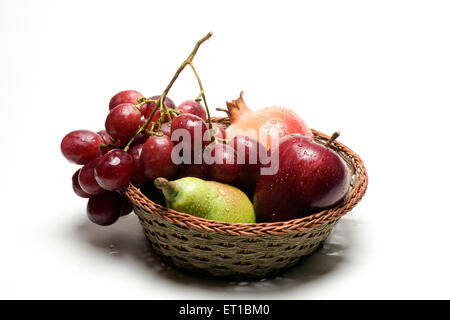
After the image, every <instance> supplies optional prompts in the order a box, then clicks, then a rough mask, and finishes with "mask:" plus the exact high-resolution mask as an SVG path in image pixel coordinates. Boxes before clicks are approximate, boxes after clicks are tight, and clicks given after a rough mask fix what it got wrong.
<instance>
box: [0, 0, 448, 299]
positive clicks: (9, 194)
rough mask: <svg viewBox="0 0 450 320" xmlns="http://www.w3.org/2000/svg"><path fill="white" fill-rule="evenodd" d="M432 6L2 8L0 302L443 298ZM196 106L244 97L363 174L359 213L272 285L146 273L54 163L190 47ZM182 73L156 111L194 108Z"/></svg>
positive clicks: (160, 85)
mask: <svg viewBox="0 0 450 320" xmlns="http://www.w3.org/2000/svg"><path fill="white" fill-rule="evenodd" d="M449 16H450V4H449V3H448V2H447V1H411V0H410V1H393V0H390V1H308V2H300V1H291V2H290V1H270V2H268V1H230V0H229V1H224V2H222V3H221V4H220V3H218V2H217V1H176V2H174V1H158V2H155V1H140V2H138V1H129V0H128V1H5V0H0V155H1V156H0V170H1V171H0V172H1V173H0V174H1V175H0V199H1V207H0V208H1V209H0V212H1V222H0V248H1V249H0V298H8V299H9V298H44V299H46V298H63V299H65V298H88V299H90V298H125V299H128V298H133V299H141V298H142V299H169V298H172V299H197V298H210V299H216V298H225V299H229V298H236V299H240V298H255V299H260V298H261V299H262V298H264V299H272V298H273V299H316V298H325V299H327V298H331V299H334V298H344V299H346V298H362V299H365V298H376V299H378V298H387V299H391V298H447V299H448V298H450V294H449V291H448V287H449V286H450V275H449V270H450V257H449V249H448V248H449V246H448V244H449V236H448V235H449V233H450V229H449V227H450V224H449V222H450V212H449V211H450V210H449V205H448V198H449V196H450V195H449V191H450V190H449V186H448V180H449V178H450V177H449V170H448V164H449V155H450V152H449V147H448V141H449V134H450V132H449V130H448V127H449V126H448V121H449V117H448V116H449V112H448V110H449V107H450V92H449V88H450V42H449V39H450V38H449V36H450V19H449ZM208 31H213V32H214V36H213V37H212V38H211V39H210V40H209V41H208V42H207V43H205V44H204V46H203V47H202V48H201V49H200V51H199V53H198V55H197V56H196V58H195V64H196V66H197V70H198V71H199V73H200V76H201V77H202V80H203V82H204V86H205V91H206V95H207V98H208V100H209V104H210V105H211V106H212V107H214V108H215V107H224V105H225V100H230V99H233V98H236V97H237V96H238V94H239V91H240V90H244V91H245V97H246V101H247V103H248V105H249V106H250V107H251V108H253V109H258V108H261V107H264V106H269V105H276V104H277V105H283V106H286V107H289V108H291V109H293V110H295V111H296V112H297V113H298V114H299V115H300V116H301V117H302V118H303V119H304V120H305V121H306V122H307V123H308V124H309V125H310V126H311V127H312V128H316V129H320V130H321V131H324V132H327V133H332V132H333V131H336V130H339V131H341V138H340V139H339V140H340V141H342V142H343V143H345V144H346V145H348V146H350V147H351V148H352V149H353V150H354V151H356V152H357V153H358V154H359V155H360V156H361V157H362V158H363V160H364V161H365V163H366V165H367V169H368V173H369V177H370V182H369V189H368V192H367V195H366V196H365V198H364V199H363V201H362V202H361V203H360V204H359V205H358V206H357V207H356V208H355V209H354V210H353V211H352V212H351V213H350V214H348V215H347V216H345V217H344V218H343V219H342V220H341V222H340V223H339V224H338V226H337V227H336V229H335V230H334V231H333V233H332V235H331V237H330V238H329V239H328V240H327V242H326V244H325V247H324V249H323V250H321V251H319V252H317V253H315V254H314V255H313V256H311V257H310V258H308V259H306V260H305V261H304V263H303V264H301V265H299V266H298V267H297V268H295V269H293V270H291V271H288V272H286V273H284V274H282V275H281V276H279V277H277V278H275V279H271V280H265V281H259V282H242V283H235V282H224V281H212V280H206V279H202V278H198V277H193V276H188V275H185V274H183V273H181V272H179V271H177V270H173V269H171V268H168V267H166V266H164V265H162V264H161V262H160V261H159V260H158V258H156V257H154V256H153V255H152V254H151V253H150V252H149V248H148V244H147V242H146V241H145V239H144V236H143V234H142V232H141V231H140V226H139V225H138V221H137V218H136V216H134V215H130V216H128V217H126V218H124V219H122V220H120V221H119V222H118V223H116V224H115V225H114V226H112V227H109V228H104V227H98V226H95V225H93V224H92V223H90V222H89V221H88V220H87V217H86V215H85V205H86V201H85V200H84V199H81V198H78V197H76V196H75V195H74V194H73V192H72V190H71V176H72V173H73V172H74V171H75V170H76V167H75V166H74V165H72V164H69V163H68V162H67V161H66V160H65V159H64V158H63V157H62V156H61V154H60V150H59V145H60V141H61V139H62V137H63V136H64V135H65V134H66V133H67V132H69V131H71V130H75V129H81V128H85V129H91V130H95V131H96V130H100V129H102V128H103V125H104V119H105V117H106V114H107V110H108V102H109V99H110V98H111V96H112V95H113V94H115V93H116V92H118V91H120V90H124V89H136V90H139V91H141V92H143V93H144V94H145V95H148V96H151V95H154V94H159V93H161V92H162V90H163V89H164V87H165V86H166V84H167V83H168V81H169V80H170V78H171V77H172V75H173V73H174V71H175V70H176V68H177V67H178V66H179V64H180V63H181V62H182V61H183V59H185V57H186V56H187V54H188V53H189V52H190V51H191V49H192V47H193V45H194V43H195V42H196V41H197V40H198V39H199V38H201V37H202V36H203V35H204V34H206V33H207V32H208ZM197 93H198V89H197V85H196V82H195V81H194V77H193V75H192V74H191V73H190V72H189V71H187V70H186V73H183V75H182V77H181V78H180V79H179V81H178V82H177V83H176V85H175V86H174V88H173V92H171V93H170V94H169V96H170V97H171V98H172V99H173V100H175V102H176V103H180V102H182V101H183V100H184V99H190V98H193V97H195V96H196V95H197Z"/></svg>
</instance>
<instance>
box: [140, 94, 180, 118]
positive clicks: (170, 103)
mask: <svg viewBox="0 0 450 320" xmlns="http://www.w3.org/2000/svg"><path fill="white" fill-rule="evenodd" d="M159 97H160V96H153V97H151V98H150V99H152V100H158V99H159ZM164 105H165V106H166V107H167V108H170V109H175V108H176V106H175V103H173V101H172V99H170V98H169V97H166V98H165V99H164ZM154 106H155V103H154V102H150V103H147V107H146V110H145V113H142V114H143V115H144V117H145V118H146V119H148V117H150V115H151V114H152V111H153V109H154ZM160 116H161V113H160V112H159V110H156V112H155V114H154V115H153V117H152V121H155V122H156V121H157V120H158V119H159V117H160ZM166 118H167V117H165V119H164V121H169V119H166Z"/></svg>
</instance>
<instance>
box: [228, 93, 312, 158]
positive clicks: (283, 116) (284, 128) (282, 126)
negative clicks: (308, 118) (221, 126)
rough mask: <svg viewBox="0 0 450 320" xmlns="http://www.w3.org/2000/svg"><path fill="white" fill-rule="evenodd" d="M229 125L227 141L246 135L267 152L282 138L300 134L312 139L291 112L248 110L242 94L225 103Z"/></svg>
mask: <svg viewBox="0 0 450 320" xmlns="http://www.w3.org/2000/svg"><path fill="white" fill-rule="evenodd" d="M227 108H228V111H227V113H228V115H229V116H230V120H231V125H230V126H229V127H228V128H227V130H226V132H227V137H228V139H231V138H233V137H234V136H236V135H247V136H251V137H252V138H255V139H257V140H258V141H259V142H261V143H262V144H263V145H264V147H266V148H267V150H269V149H270V148H271V146H273V145H275V143H276V141H277V140H279V139H281V138H282V137H284V136H286V135H288V134H292V133H301V134H304V135H306V136H309V137H312V136H313V135H312V132H311V130H310V129H309V127H308V126H307V125H306V123H305V122H304V121H303V120H302V119H301V118H300V117H299V116H298V115H297V114H296V113H295V112H293V111H291V110H289V109H287V108H283V107H266V108H263V109H260V110H255V111H253V110H250V109H249V108H248V107H247V105H246V104H245V102H244V99H243V92H241V95H240V97H239V98H238V99H237V100H233V101H232V102H227Z"/></svg>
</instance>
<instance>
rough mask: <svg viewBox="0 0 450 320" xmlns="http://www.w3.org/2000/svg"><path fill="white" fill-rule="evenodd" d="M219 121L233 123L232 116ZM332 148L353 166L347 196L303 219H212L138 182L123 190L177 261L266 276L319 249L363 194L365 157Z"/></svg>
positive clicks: (162, 249)
mask: <svg viewBox="0 0 450 320" xmlns="http://www.w3.org/2000/svg"><path fill="white" fill-rule="evenodd" d="M214 121H215V122H218V123H221V124H223V125H224V126H226V125H227V124H228V119H227V118H214ZM313 133H314V136H315V139H316V141H317V142H319V143H322V144H324V143H325V142H326V141H327V140H328V139H329V136H327V135H325V134H323V133H321V132H319V131H315V130H313ZM331 147H332V148H333V149H334V150H335V151H336V152H337V153H338V154H339V155H340V156H341V157H342V159H343V160H344V161H345V162H346V163H347V165H348V166H349V168H350V169H351V173H352V180H351V186H350V189H349V191H348V193H347V196H346V197H345V199H344V200H343V201H342V202H341V203H340V204H339V205H337V206H336V207H333V208H331V209H328V210H324V211H322V212H319V213H316V214H314V215H311V216H308V217H304V218H300V219H294V220H289V221H282V222H268V223H253V224H249V223H227V222H221V221H215V220H207V219H203V218H197V217H194V216H192V215H189V214H186V213H181V212H176V211H174V210H172V209H168V208H165V207H162V206H160V205H158V204H156V203H154V202H152V201H151V200H149V199H148V198H147V197H146V196H145V195H143V194H142V193H141V192H140V191H139V189H137V188H136V187H135V186H133V185H132V184H130V185H128V186H127V187H126V188H124V189H123V192H124V194H125V195H126V196H127V197H128V198H129V199H130V200H131V201H132V202H133V205H134V212H135V213H136V214H137V215H138V217H139V220H140V222H141V225H142V227H143V229H144V233H145V235H146V236H147V238H148V239H149V240H150V242H151V243H152V247H153V249H154V251H155V252H156V253H157V254H158V255H161V256H162V257H165V258H167V259H166V260H169V261H170V262H172V263H173V264H174V265H175V266H177V267H180V268H183V269H194V270H196V271H203V272H206V273H207V274H209V275H212V276H217V277H230V276H231V277H234V278H262V277H266V276H269V275H272V274H275V273H277V272H278V271H280V270H283V269H286V268H288V267H290V266H293V265H294V264H296V263H297V262H298V260H299V259H300V258H301V257H302V256H305V255H308V254H310V253H312V252H313V251H314V250H316V249H317V248H318V246H319V245H320V244H321V243H322V242H323V241H324V240H325V239H326V238H327V237H328V235H329V234H330V232H331V230H332V228H333V227H334V226H335V225H336V224H337V222H338V221H339V219H340V218H341V217H342V216H343V215H344V214H346V213H347V212H349V211H350V210H351V209H353V207H354V206H355V205H356V204H357V203H358V202H359V201H360V200H361V198H362V197H363V195H364V193H365V191H366V189H367V183H368V177H367V172H366V169H365V167H364V164H363V162H362V160H361V159H360V158H359V157H358V156H357V155H356V154H355V153H354V152H353V151H352V150H350V149H349V148H347V147H346V146H344V145H343V144H341V143H340V142H338V141H336V140H335V141H334V142H333V143H332V145H331Z"/></svg>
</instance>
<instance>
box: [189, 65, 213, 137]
mask: <svg viewBox="0 0 450 320" xmlns="http://www.w3.org/2000/svg"><path fill="white" fill-rule="evenodd" d="M189 65H190V66H191V69H192V71H193V72H194V74H195V77H196V78H197V82H198V86H199V87H200V94H199V95H198V97H197V99H199V98H200V96H201V97H202V99H203V103H204V104H205V108H206V113H207V115H208V124H209V130H210V131H211V133H212V123H211V116H210V114H209V108H208V103H207V102H206V97H205V91H204V90H203V85H202V81H201V80H200V76H199V75H198V73H197V70H196V69H195V67H194V65H193V64H192V62H191V63H189ZM197 99H196V100H197ZM211 137H213V135H212V134H211Z"/></svg>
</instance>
